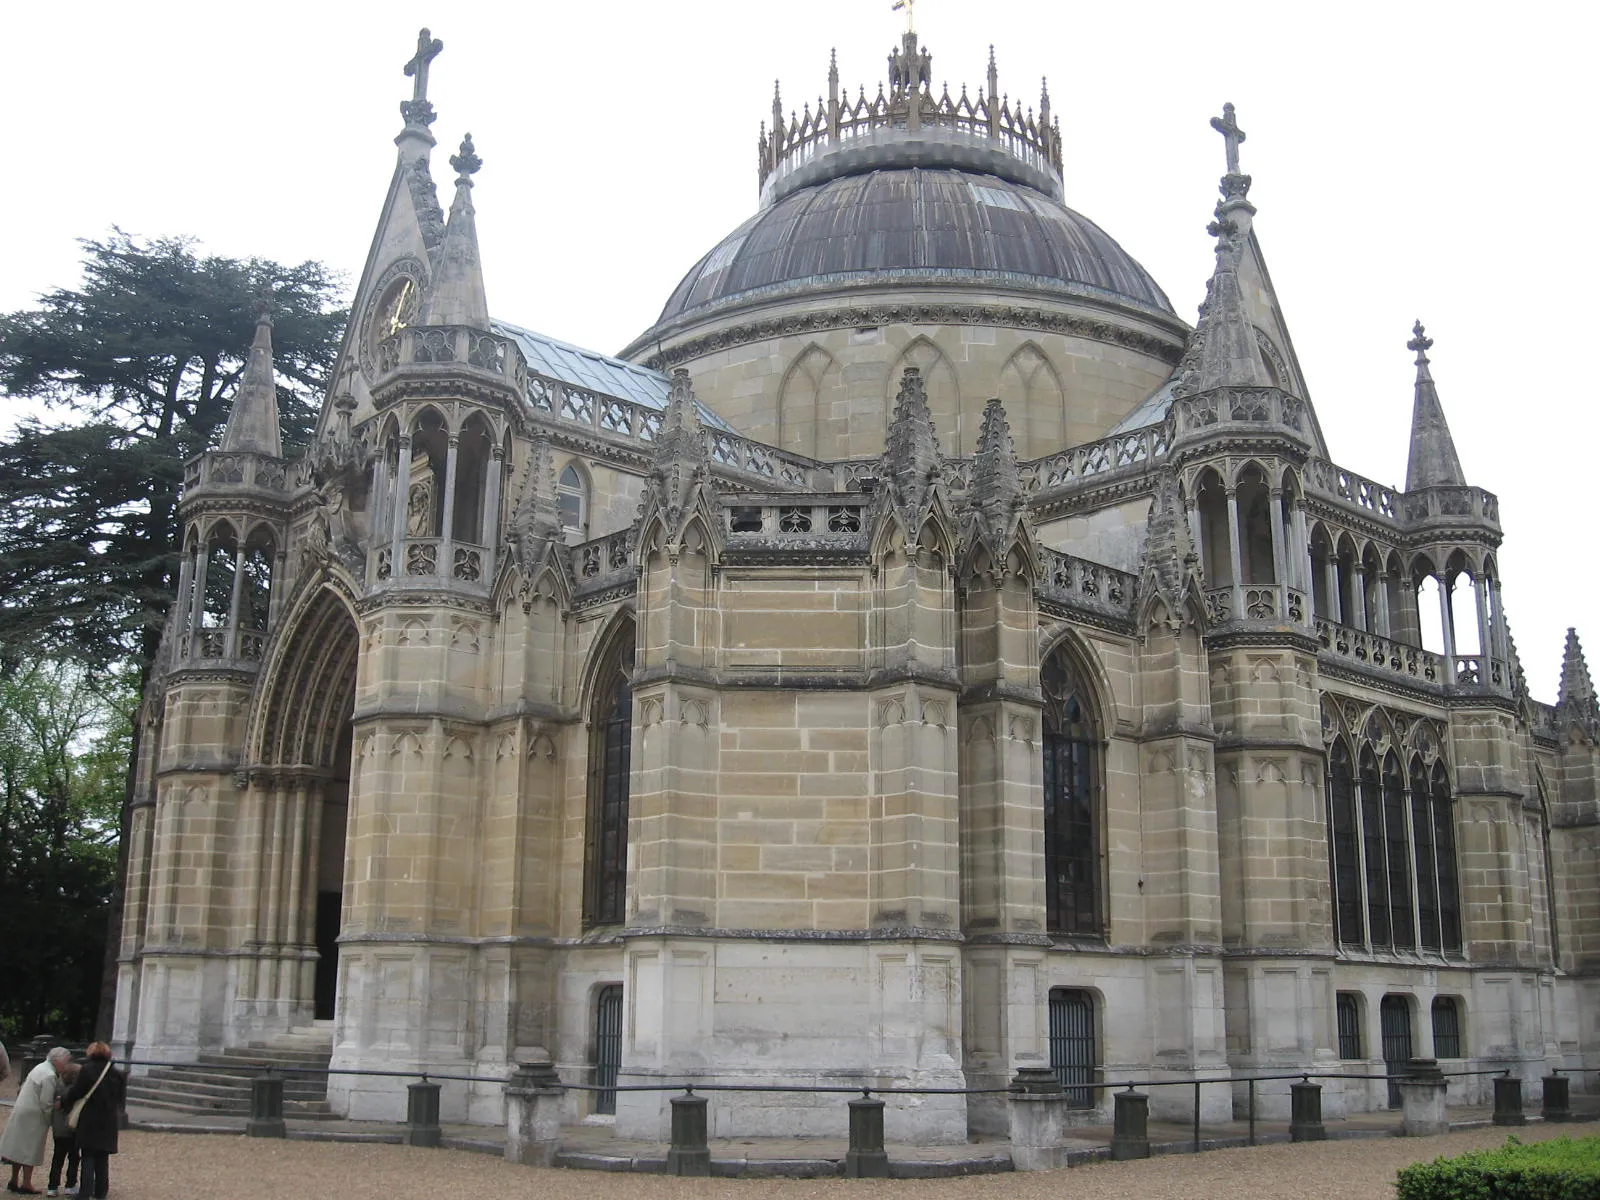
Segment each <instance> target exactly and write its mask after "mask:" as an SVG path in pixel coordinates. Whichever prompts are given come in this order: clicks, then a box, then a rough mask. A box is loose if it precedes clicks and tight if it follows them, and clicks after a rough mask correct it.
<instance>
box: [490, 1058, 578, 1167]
mask: <svg viewBox="0 0 1600 1200" xmlns="http://www.w3.org/2000/svg"><path fill="white" fill-rule="evenodd" d="M565 1095H566V1089H565V1088H563V1087H562V1086H561V1077H560V1076H559V1075H557V1074H556V1068H555V1064H554V1063H552V1062H551V1061H550V1060H549V1059H548V1058H544V1059H536V1060H532V1061H528V1062H519V1063H518V1064H517V1069H516V1070H515V1071H513V1072H512V1073H511V1075H510V1076H509V1077H508V1078H507V1079H506V1087H505V1097H506V1151H505V1153H506V1161H507V1162H514V1163H521V1164H522V1165H523V1166H525V1167H549V1166H554V1165H555V1160H556V1154H557V1152H559V1151H560V1149H561V1104H562V1098H563V1097H564V1096H565Z"/></svg>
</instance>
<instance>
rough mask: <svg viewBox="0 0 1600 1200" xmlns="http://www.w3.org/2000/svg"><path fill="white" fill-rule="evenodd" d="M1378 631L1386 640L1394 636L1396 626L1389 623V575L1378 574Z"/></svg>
mask: <svg viewBox="0 0 1600 1200" xmlns="http://www.w3.org/2000/svg"><path fill="white" fill-rule="evenodd" d="M1376 628H1377V631H1378V633H1380V634H1381V635H1382V636H1384V637H1386V638H1392V637H1393V636H1394V626H1393V625H1391V624H1390V623H1389V573H1388V572H1387V571H1380V572H1379V573H1378V621H1377V626H1376Z"/></svg>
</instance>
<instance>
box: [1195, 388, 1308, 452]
mask: <svg viewBox="0 0 1600 1200" xmlns="http://www.w3.org/2000/svg"><path fill="white" fill-rule="evenodd" d="M1172 421H1173V440H1174V441H1175V442H1183V441H1187V440H1189V439H1191V438H1194V437H1197V436H1202V435H1204V436H1207V437H1210V436H1213V435H1214V434H1216V433H1218V432H1220V431H1221V430H1222V429H1224V428H1226V427H1228V426H1244V427H1246V428H1248V429H1251V430H1261V429H1263V428H1265V427H1268V426H1277V427H1278V428H1280V429H1291V430H1293V431H1294V432H1296V433H1298V434H1300V435H1301V437H1302V439H1308V438H1309V435H1310V428H1311V419H1310V416H1309V415H1308V414H1307V412H1306V402H1305V401H1304V400H1302V399H1300V397H1298V396H1293V395H1290V394H1289V393H1288V392H1286V391H1284V390H1283V389H1281V388H1275V387H1224V388H1213V389H1211V390H1210V391H1207V392H1202V393H1200V394H1199V395H1198V396H1180V397H1178V398H1176V399H1175V400H1173V402H1172Z"/></svg>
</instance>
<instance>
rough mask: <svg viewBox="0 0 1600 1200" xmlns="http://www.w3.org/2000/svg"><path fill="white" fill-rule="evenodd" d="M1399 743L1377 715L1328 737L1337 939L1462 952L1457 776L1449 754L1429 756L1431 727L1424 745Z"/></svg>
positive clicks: (1433, 742) (1385, 947)
mask: <svg viewBox="0 0 1600 1200" xmlns="http://www.w3.org/2000/svg"><path fill="white" fill-rule="evenodd" d="M1326 713H1327V710H1326V709H1324V714H1325V719H1326ZM1374 742H1376V745H1374ZM1401 744H1403V740H1402V739H1399V738H1396V739H1394V741H1393V742H1391V741H1390V735H1389V734H1388V733H1386V732H1384V731H1383V729H1382V728H1381V727H1380V724H1379V722H1378V720H1377V719H1376V718H1375V717H1374V718H1372V719H1371V720H1370V721H1369V723H1368V728H1367V729H1366V730H1365V732H1350V731H1349V730H1346V731H1345V732H1343V733H1340V734H1338V735H1336V736H1334V737H1333V740H1332V741H1331V743H1330V744H1329V747H1328V770H1327V799H1328V806H1327V807H1328V817H1327V820H1328V859H1329V865H1330V868H1331V871H1330V875H1331V880H1332V883H1333V923H1334V937H1335V938H1336V940H1337V942H1338V944H1339V945H1340V946H1347V947H1355V948H1357V949H1361V948H1365V949H1371V950H1401V951H1416V950H1423V951H1429V952H1431V953H1434V954H1446V955H1456V954H1459V953H1460V952H1461V948H1462V931H1461V898H1460V888H1459V881H1458V878H1457V870H1456V838H1455V805H1454V803H1453V797H1452V795H1451V791H1450V779H1449V775H1448V773H1447V771H1446V766H1445V762H1444V760H1443V759H1442V758H1441V759H1437V760H1435V761H1432V762H1431V763H1430V761H1429V759H1430V758H1431V757H1432V756H1433V754H1434V753H1435V747H1437V745H1438V742H1437V739H1436V738H1433V737H1430V736H1429V735H1428V734H1427V733H1426V732H1425V731H1424V732H1423V733H1422V734H1421V735H1419V736H1418V738H1417V742H1416V744H1417V746H1419V747H1420V749H1417V750H1410V749H1407V750H1405V751H1403V752H1402V751H1401V750H1400V749H1398V748H1391V746H1398V745H1401ZM1379 751H1382V759H1381V761H1380V759H1379ZM1402 753H1405V754H1409V755H1410V757H1409V759H1406V758H1404V757H1402ZM1352 760H1354V770H1353V771H1352Z"/></svg>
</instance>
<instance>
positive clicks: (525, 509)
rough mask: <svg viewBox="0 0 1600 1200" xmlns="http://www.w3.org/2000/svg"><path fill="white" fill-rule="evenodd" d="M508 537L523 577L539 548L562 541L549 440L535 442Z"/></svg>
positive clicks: (530, 569) (527, 572)
mask: <svg viewBox="0 0 1600 1200" xmlns="http://www.w3.org/2000/svg"><path fill="white" fill-rule="evenodd" d="M506 536H507V540H508V541H509V542H510V543H511V545H512V550H513V553H514V554H515V556H516V563H517V565H518V567H520V568H521V570H522V572H523V574H524V576H527V575H531V574H532V573H533V570H534V567H535V566H536V565H537V562H538V559H539V554H540V550H541V549H542V548H543V546H544V545H545V544H547V543H549V542H559V541H560V540H561V508H560V505H559V504H558V502H557V500H556V468H555V458H554V456H553V455H552V454H551V453H550V443H549V442H548V441H546V440H545V439H543V438H540V439H539V440H538V441H536V442H535V443H534V444H533V455H532V457H531V458H530V459H529V460H528V474H527V477H526V478H525V479H524V480H523V483H522V493H521V495H519V496H518V497H517V507H516V511H515V512H513V513H512V515H511V523H510V528H509V529H508V530H507V531H506Z"/></svg>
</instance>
